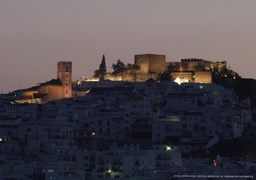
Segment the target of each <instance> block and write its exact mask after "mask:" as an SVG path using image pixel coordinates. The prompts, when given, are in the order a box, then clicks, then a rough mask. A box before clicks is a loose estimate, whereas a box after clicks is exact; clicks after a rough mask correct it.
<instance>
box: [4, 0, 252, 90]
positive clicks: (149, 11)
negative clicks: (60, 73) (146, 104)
mask: <svg viewBox="0 0 256 180" xmlns="http://www.w3.org/2000/svg"><path fill="white" fill-rule="evenodd" d="M255 8H256V1H255V0H212V1H206V0H175V1H174V0H126V1H124V0H123V1H122V0H105V1H104V0H101V1H100V0H90V1H89V0H72V1H71V0H41V1H35V0H16V1H9V0H2V1H0V62H1V64H0V92H4V93H7V92H8V91H12V90H16V89H19V88H28V87H30V86H34V85H36V84H37V83H41V82H45V81H48V80H50V79H52V78H56V77H57V72H56V70H57V62H58V61H72V62H73V80H76V79H79V78H80V77H81V76H83V77H91V76H92V75H93V71H94V70H95V69H98V68H99V64H100V62H101V58H102V55H103V54H105V57H106V63H107V68H108V71H112V69H111V65H112V63H115V62H116V61H117V60H118V59H120V60H122V61H123V62H125V63H133V62H134V55H135V54H146V53H155V54H164V55H166V60H167V61H180V59H182V58H202V59H205V60H211V61H224V60H225V61H227V62H228V66H230V67H231V69H233V70H235V71H237V72H238V73H239V74H240V75H241V76H242V77H244V78H254V79H256V73H255V72H254V69H255V54H256V49H255V48H256V20H255V17H256V11H255Z"/></svg>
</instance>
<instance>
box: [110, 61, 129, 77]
mask: <svg viewBox="0 0 256 180" xmlns="http://www.w3.org/2000/svg"><path fill="white" fill-rule="evenodd" d="M112 69H113V70H114V71H113V73H112V74H114V75H118V74H122V73H123V72H124V71H125V70H126V65H125V64H124V62H122V61H121V60H120V59H118V60H117V62H116V64H115V63H113V64H112Z"/></svg>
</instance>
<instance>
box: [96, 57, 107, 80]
mask: <svg viewBox="0 0 256 180" xmlns="http://www.w3.org/2000/svg"><path fill="white" fill-rule="evenodd" d="M106 73H107V67H106V61H105V56H104V54H103V56H102V60H101V63H100V66H99V69H97V70H95V71H94V75H93V77H103V76H105V74H106Z"/></svg>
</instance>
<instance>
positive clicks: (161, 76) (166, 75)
mask: <svg viewBox="0 0 256 180" xmlns="http://www.w3.org/2000/svg"><path fill="white" fill-rule="evenodd" d="M156 80H157V81H173V77H172V75H171V74H170V73H168V72H164V73H160V74H158V75H157V78H156Z"/></svg>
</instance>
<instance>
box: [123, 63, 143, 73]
mask: <svg viewBox="0 0 256 180" xmlns="http://www.w3.org/2000/svg"><path fill="white" fill-rule="evenodd" d="M137 70H140V66H139V65H137V64H130V63H128V64H127V65H126V72H127V73H134V72H135V71H137Z"/></svg>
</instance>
